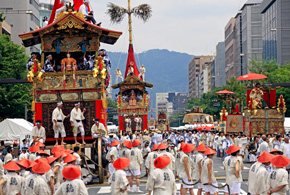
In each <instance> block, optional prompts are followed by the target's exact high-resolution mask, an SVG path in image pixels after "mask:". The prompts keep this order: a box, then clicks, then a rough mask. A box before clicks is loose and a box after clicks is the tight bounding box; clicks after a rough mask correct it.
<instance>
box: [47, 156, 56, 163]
mask: <svg viewBox="0 0 290 195" xmlns="http://www.w3.org/2000/svg"><path fill="white" fill-rule="evenodd" d="M46 159H47V162H48V164H51V163H53V162H54V161H56V160H57V158H55V157H47V158H46Z"/></svg>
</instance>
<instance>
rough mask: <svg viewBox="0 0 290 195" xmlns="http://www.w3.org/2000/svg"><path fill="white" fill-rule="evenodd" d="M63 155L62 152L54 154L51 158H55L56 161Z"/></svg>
mask: <svg viewBox="0 0 290 195" xmlns="http://www.w3.org/2000/svg"><path fill="white" fill-rule="evenodd" d="M63 153H64V152H55V153H54V155H53V157H55V158H56V159H58V158H60V157H62V155H63Z"/></svg>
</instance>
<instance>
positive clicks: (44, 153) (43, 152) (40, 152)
mask: <svg viewBox="0 0 290 195" xmlns="http://www.w3.org/2000/svg"><path fill="white" fill-rule="evenodd" d="M37 153H38V154H40V155H46V156H49V154H48V153H47V152H46V151H43V150H38V151H37Z"/></svg>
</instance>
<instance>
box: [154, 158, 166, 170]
mask: <svg viewBox="0 0 290 195" xmlns="http://www.w3.org/2000/svg"><path fill="white" fill-rule="evenodd" d="M169 164H170V157H169V156H159V157H157V158H156V159H155V160H154V166H155V167H156V168H158V169H163V168H165V167H167V166H168V165H169Z"/></svg>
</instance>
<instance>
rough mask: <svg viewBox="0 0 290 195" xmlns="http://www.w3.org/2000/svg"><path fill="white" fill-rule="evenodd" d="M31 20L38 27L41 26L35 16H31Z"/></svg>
mask: <svg viewBox="0 0 290 195" xmlns="http://www.w3.org/2000/svg"><path fill="white" fill-rule="evenodd" d="M30 20H31V21H33V22H34V23H35V24H36V25H37V26H38V25H39V19H38V18H37V17H36V16H35V15H34V14H30Z"/></svg>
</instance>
